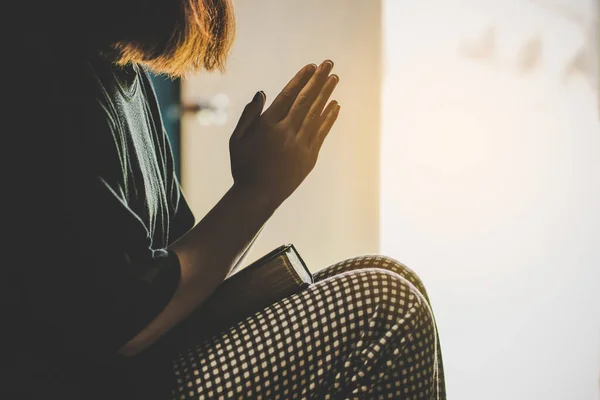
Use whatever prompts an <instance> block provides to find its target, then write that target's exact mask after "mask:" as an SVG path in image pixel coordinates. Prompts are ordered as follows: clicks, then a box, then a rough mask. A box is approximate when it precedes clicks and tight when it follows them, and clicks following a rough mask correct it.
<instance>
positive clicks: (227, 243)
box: [120, 186, 276, 356]
mask: <svg viewBox="0 0 600 400" xmlns="http://www.w3.org/2000/svg"><path fill="white" fill-rule="evenodd" d="M275 208H276V207H275V206H274V205H272V204H269V203H268V202H266V201H265V200H264V199H261V196H260V195H258V194H255V193H250V192H246V191H244V190H243V189H240V188H238V187H236V186H232V187H231V188H230V189H229V191H228V192H227V193H226V194H225V195H224V196H223V198H222V199H221V200H220V201H219V202H218V203H217V205H216V206H215V207H214V208H213V209H212V210H211V211H210V212H209V213H208V214H207V215H206V217H204V218H203V219H202V220H201V221H200V222H199V223H198V224H197V225H196V226H195V227H194V228H193V229H192V230H190V232H188V233H187V234H186V235H185V236H183V237H182V238H181V239H179V240H178V241H177V242H175V243H173V245H172V246H171V249H172V250H173V251H175V253H176V254H177V256H178V257H179V260H180V264H181V278H180V281H179V285H178V287H177V289H176V291H175V294H174V295H173V298H172V299H171V301H170V302H169V304H167V306H166V307H165V309H164V310H163V311H162V312H161V313H160V314H159V315H158V316H157V317H156V318H155V319H154V320H153V321H152V322H151V323H150V324H149V325H148V326H147V327H146V328H145V329H144V330H143V331H142V332H140V333H139V334H138V335H137V336H136V337H135V338H134V339H132V340H131V341H129V342H128V343H127V344H125V346H123V347H122V348H121V350H120V353H121V354H123V355H127V356H130V355H135V354H137V353H139V352H140V351H141V350H143V349H145V348H146V347H148V346H149V345H150V344H152V343H154V342H155V341H156V340H157V339H158V338H159V337H160V336H161V335H162V334H164V333H165V332H167V331H168V330H169V329H170V328H171V327H173V326H174V325H176V324H177V323H178V322H180V321H181V320H183V319H184V318H185V317H187V316H188V315H189V314H190V313H191V312H192V311H193V310H194V309H195V308H196V307H197V306H198V305H199V304H201V303H202V302H203V301H204V300H205V299H206V298H207V297H208V296H209V295H210V294H211V293H212V292H213V291H214V290H215V289H216V287H217V286H218V285H219V284H220V283H221V282H222V281H223V280H224V279H225V277H226V276H227V274H228V272H229V270H230V268H231V266H233V265H234V263H235V261H236V260H237V259H238V257H239V256H240V253H241V252H243V251H244V249H245V248H246V247H247V246H248V244H249V242H250V241H251V240H252V238H253V237H254V236H255V234H256V233H257V232H258V230H259V229H260V227H261V226H262V225H263V224H264V223H265V222H266V221H267V220H268V219H269V217H270V216H271V215H272V214H273V212H274V211H275Z"/></svg>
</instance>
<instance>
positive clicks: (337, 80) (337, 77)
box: [331, 74, 340, 84]
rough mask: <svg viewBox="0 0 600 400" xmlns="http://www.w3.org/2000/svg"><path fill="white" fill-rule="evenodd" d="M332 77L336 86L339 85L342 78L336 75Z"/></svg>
mask: <svg viewBox="0 0 600 400" xmlns="http://www.w3.org/2000/svg"><path fill="white" fill-rule="evenodd" d="M331 77H332V78H333V79H335V83H336V84H337V83H338V82H339V81H340V77H339V76H337V75H336V74H333V75H331Z"/></svg>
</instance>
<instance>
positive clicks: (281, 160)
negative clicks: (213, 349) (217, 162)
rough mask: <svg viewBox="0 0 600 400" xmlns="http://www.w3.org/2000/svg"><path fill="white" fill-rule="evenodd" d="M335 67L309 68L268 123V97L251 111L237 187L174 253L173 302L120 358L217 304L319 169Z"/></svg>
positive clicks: (236, 140)
mask: <svg viewBox="0 0 600 400" xmlns="http://www.w3.org/2000/svg"><path fill="white" fill-rule="evenodd" d="M332 67H333V63H331V62H325V63H323V64H321V66H320V67H319V68H318V69H317V70H316V71H315V67H314V66H306V67H305V68H303V69H302V70H301V71H300V72H299V73H298V74H297V75H296V76H295V77H294V78H293V79H292V80H291V81H290V82H289V83H288V85H287V86H286V88H284V90H283V91H282V92H281V94H280V95H279V96H278V97H277V98H276V99H275V100H274V101H273V104H272V105H271V107H269V109H267V110H266V111H265V112H264V113H263V114H262V115H261V112H262V109H263V107H264V102H265V98H264V94H259V93H257V96H255V98H254V100H253V101H252V102H251V103H249V104H248V105H247V106H246V108H245V109H244V113H243V114H242V117H241V118H240V122H239V123H238V126H237V127H236V129H235V131H234V133H233V135H232V137H231V140H230V153H231V163H232V175H233V178H234V184H233V186H232V187H231V188H230V189H229V191H228V192H227V193H226V194H225V196H223V198H222V199H221V200H220V201H219V203H217V205H216V206H215V207H214V208H213V209H212V210H211V211H210V212H209V214H208V215H207V216H206V217H205V218H204V219H202V221H200V222H199V223H198V224H197V225H196V226H195V227H194V228H193V229H192V230H190V231H189V232H188V233H187V234H185V235H184V236H183V237H182V238H180V239H179V240H178V241H176V242H175V243H173V244H172V245H171V247H170V248H171V250H173V251H174V252H175V253H176V254H177V256H178V258H179V261H180V265H181V277H180V282H179V285H178V287H177V289H176V291H175V293H174V295H173V297H172V298H171V300H170V302H169V303H168V304H167V306H166V307H165V308H164V309H163V311H162V312H161V313H160V314H159V315H158V316H157V317H156V318H155V319H154V320H153V321H152V322H150V324H149V325H148V326H146V328H144V329H143V330H142V331H141V332H140V333H139V334H138V335H137V336H135V337H134V338H133V339H132V340H130V341H129V342H128V343H126V344H125V345H124V346H123V347H122V348H121V349H120V351H119V352H120V353H121V354H123V355H126V356H133V355H136V354H138V353H139V352H140V351H142V350H144V349H145V348H147V347H148V346H150V345H151V344H153V343H154V342H155V341H156V340H157V339H158V338H159V337H160V336H162V335H163V334H164V333H166V332H167V331H168V330H169V329H171V328H172V327H173V326H175V325H176V324H177V323H178V322H180V321H182V320H183V319H184V318H186V317H187V316H188V315H189V314H190V313H191V312H192V311H193V310H194V309H195V308H197V307H198V306H199V305H200V304H202V302H203V301H204V300H205V299H206V298H207V297H208V296H210V295H211V294H212V293H213V292H214V290H215V289H216V288H217V286H218V285H219V284H220V283H221V282H222V281H223V280H224V279H225V277H226V276H227V274H228V273H229V271H230V270H231V268H232V267H233V266H234V265H235V264H236V261H238V260H239V259H240V257H241V256H243V254H244V250H245V249H247V247H248V246H249V245H250V243H251V242H252V241H253V238H255V236H256V234H257V232H259V231H260V229H261V228H262V226H263V225H264V224H265V223H266V221H267V220H268V219H269V218H270V217H271V215H272V214H273V213H274V212H275V210H276V209H277V208H278V207H279V205H280V204H281V203H283V201H285V200H286V199H287V198H288V197H289V196H290V195H291V194H292V193H293V192H294V190H295V189H296V188H297V187H298V186H299V185H300V184H301V183H302V181H303V180H304V179H305V178H306V176H307V175H308V174H309V173H310V172H311V170H312V169H313V167H314V165H315V163H316V160H317V155H318V151H319V149H320V147H321V144H322V143H323V140H324V139H325V137H326V136H327V134H328V132H329V131H330V129H331V127H332V126H333V123H334V122H335V119H336V118H337V113H338V111H339V106H338V105H337V103H336V102H330V103H329V105H327V107H325V105H326V103H327V101H328V99H329V97H330V95H331V93H332V92H333V89H334V88H335V86H336V84H337V82H338V78H337V76H329V72H330V71H331V68H332Z"/></svg>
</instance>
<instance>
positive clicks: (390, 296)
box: [349, 268, 433, 325]
mask: <svg viewBox="0 0 600 400" xmlns="http://www.w3.org/2000/svg"><path fill="white" fill-rule="evenodd" d="M349 276H350V279H351V282H350V284H349V286H350V287H351V288H352V292H353V295H354V298H355V300H356V306H358V308H360V307H361V306H363V305H366V306H369V305H373V306H374V307H375V308H377V309H378V310H380V311H381V312H380V313H378V314H379V315H380V317H381V318H383V319H384V320H387V321H388V322H393V321H397V320H404V319H406V318H407V316H410V317H411V318H413V317H414V318H418V319H420V320H421V322H424V323H425V324H426V325H429V324H430V323H433V318H432V315H431V309H430V306H429V304H428V301H427V298H426V297H425V296H424V294H423V293H421V291H420V290H419V289H418V288H416V287H415V285H414V284H412V283H411V282H410V281H409V280H408V279H407V278H405V277H403V276H402V275H400V274H398V273H395V272H393V271H391V270H387V269H379V268H369V269H362V270H359V271H354V272H353V273H351V274H349Z"/></svg>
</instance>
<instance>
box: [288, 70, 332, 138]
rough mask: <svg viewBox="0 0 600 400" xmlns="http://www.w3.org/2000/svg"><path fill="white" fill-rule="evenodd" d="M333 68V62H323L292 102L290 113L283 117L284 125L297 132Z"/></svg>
mask: <svg viewBox="0 0 600 400" xmlns="http://www.w3.org/2000/svg"><path fill="white" fill-rule="evenodd" d="M332 68H333V62H332V61H330V60H326V61H324V62H323V63H322V64H321V65H320V66H319V68H317V70H316V71H315V73H314V74H313V76H312V77H311V78H310V81H308V83H307V84H306V86H304V88H303V89H302V90H301V91H300V93H299V94H298V96H297V97H296V100H294V104H292V108H291V109H290V112H289V113H288V115H287V116H286V117H285V121H286V123H289V124H290V125H291V126H292V127H294V128H295V129H296V130H299V129H300V127H301V126H302V121H304V117H305V116H306V114H307V113H308V110H309V109H310V106H311V105H312V104H313V102H314V101H315V99H316V98H317V96H318V95H319V92H320V91H321V88H322V87H323V84H324V83H325V80H326V79H327V76H328V75H329V73H330V72H331V69H332Z"/></svg>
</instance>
